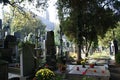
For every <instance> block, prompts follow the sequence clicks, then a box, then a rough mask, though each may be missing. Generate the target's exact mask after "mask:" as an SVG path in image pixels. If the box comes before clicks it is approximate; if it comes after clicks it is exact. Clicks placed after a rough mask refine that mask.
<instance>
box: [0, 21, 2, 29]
mask: <svg viewBox="0 0 120 80" xmlns="http://www.w3.org/2000/svg"><path fill="white" fill-rule="evenodd" d="M0 29H2V20H1V19H0Z"/></svg>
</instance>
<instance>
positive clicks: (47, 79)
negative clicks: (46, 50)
mask: <svg viewBox="0 0 120 80" xmlns="http://www.w3.org/2000/svg"><path fill="white" fill-rule="evenodd" d="M35 76H36V78H37V80H53V78H54V77H55V74H54V72H53V71H51V70H50V69H48V68H44V69H40V70H38V71H37V72H36V74H35Z"/></svg>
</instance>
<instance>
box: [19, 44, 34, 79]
mask: <svg viewBox="0 0 120 80" xmlns="http://www.w3.org/2000/svg"><path fill="white" fill-rule="evenodd" d="M34 47H35V46H34V45H32V44H28V43H27V44H26V43H24V44H23V49H22V52H21V53H20V65H21V66H20V71H21V72H20V74H21V80H27V78H28V77H29V76H30V75H32V74H33V73H34V71H35V59H34V57H33V54H34Z"/></svg>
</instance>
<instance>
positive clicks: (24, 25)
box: [4, 8, 45, 37]
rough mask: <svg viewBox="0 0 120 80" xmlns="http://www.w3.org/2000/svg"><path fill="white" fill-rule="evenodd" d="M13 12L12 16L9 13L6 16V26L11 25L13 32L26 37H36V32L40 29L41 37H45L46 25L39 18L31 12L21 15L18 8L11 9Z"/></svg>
mask: <svg viewBox="0 0 120 80" xmlns="http://www.w3.org/2000/svg"><path fill="white" fill-rule="evenodd" d="M11 10H12V11H11V13H12V14H11V13H7V14H5V16H4V19H5V20H4V21H5V22H4V26H7V25H10V28H11V32H20V33H21V34H22V35H23V36H24V37H25V36H27V35H29V34H31V33H32V34H33V35H35V33H36V31H35V30H36V29H38V30H40V35H43V36H44V35H45V25H44V24H43V23H42V22H41V20H40V19H39V18H37V17H35V16H33V15H32V14H31V13H30V12H26V13H25V14H21V12H19V9H18V8H14V9H13V8H11ZM6 23H8V24H6Z"/></svg>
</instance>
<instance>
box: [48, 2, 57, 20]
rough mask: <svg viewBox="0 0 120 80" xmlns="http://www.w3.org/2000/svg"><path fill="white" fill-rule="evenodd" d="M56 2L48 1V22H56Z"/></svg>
mask: <svg viewBox="0 0 120 80" xmlns="http://www.w3.org/2000/svg"><path fill="white" fill-rule="evenodd" d="M56 1H57V0H50V3H49V7H48V11H49V16H50V21H52V22H56V21H57V19H58V17H57V9H56V6H55V2H56Z"/></svg>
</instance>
